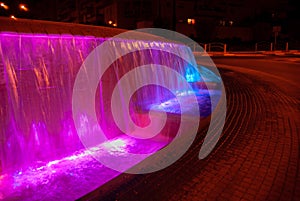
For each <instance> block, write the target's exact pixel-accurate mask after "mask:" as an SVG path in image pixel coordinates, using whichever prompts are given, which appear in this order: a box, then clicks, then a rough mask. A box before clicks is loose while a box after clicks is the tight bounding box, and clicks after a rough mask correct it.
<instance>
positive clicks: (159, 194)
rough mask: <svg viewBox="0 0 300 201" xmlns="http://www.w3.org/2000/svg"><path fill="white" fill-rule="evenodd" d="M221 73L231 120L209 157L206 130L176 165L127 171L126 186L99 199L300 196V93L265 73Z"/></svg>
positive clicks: (124, 182) (238, 198) (281, 198)
mask: <svg viewBox="0 0 300 201" xmlns="http://www.w3.org/2000/svg"><path fill="white" fill-rule="evenodd" d="M221 75H222V77H223V80H224V83H225V86H226V93H227V101H228V103H227V104H228V112H227V121H226V124H225V128H224V131H223V134H222V137H221V139H220V141H219V143H218V145H217V147H216V148H215V149H214V151H213V152H212V153H211V154H210V155H209V156H208V157H207V158H206V159H204V160H198V158H197V155H198V151H199V149H200V147H201V142H202V141H203V136H204V135H205V131H203V132H200V133H199V135H198V137H197V139H196V140H195V143H194V144H193V145H192V147H191V149H190V150H189V151H188V152H187V153H186V154H185V155H184V157H182V158H181V159H180V160H179V161H177V162H176V163H175V164H173V165H171V166H170V167H168V168H166V169H164V170H162V171H159V172H156V173H152V174H147V175H137V176H132V177H131V179H130V180H128V179H127V180H122V179H123V178H124V177H126V176H127V175H125V174H124V175H122V176H121V177H119V180H120V181H121V182H123V183H122V184H121V185H119V184H118V185H119V186H118V187H115V186H113V185H111V184H110V183H109V184H107V185H106V186H104V187H102V189H109V188H107V186H109V185H111V188H112V189H113V191H112V192H111V193H108V192H106V194H105V196H103V195H100V194H98V195H96V194H97V193H95V192H94V196H95V195H96V197H94V199H99V198H103V199H105V200H126V201H128V200H174V201H175V200H176V201H177V200H197V201H198V200H246V201H250V200H284V201H287V200H300V175H299V165H300V164H299V163H300V160H299V125H300V122H299V98H298V97H294V96H293V95H291V94H288V93H285V91H284V90H282V88H278V87H277V86H276V85H273V84H272V83H271V82H269V81H265V80H264V79H262V77H258V76H254V75H250V74H243V73H240V72H233V71H231V70H228V69H227V70H225V69H221ZM127 177H128V176H127ZM117 181H118V179H116V180H115V181H113V182H116V183H117ZM113 182H112V183H113Z"/></svg>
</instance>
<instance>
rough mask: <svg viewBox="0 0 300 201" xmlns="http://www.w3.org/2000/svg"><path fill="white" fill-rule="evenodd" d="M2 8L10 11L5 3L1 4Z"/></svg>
mask: <svg viewBox="0 0 300 201" xmlns="http://www.w3.org/2000/svg"><path fill="white" fill-rule="evenodd" d="M0 7H2V8H4V9H5V10H8V6H7V5H5V3H3V2H1V3H0Z"/></svg>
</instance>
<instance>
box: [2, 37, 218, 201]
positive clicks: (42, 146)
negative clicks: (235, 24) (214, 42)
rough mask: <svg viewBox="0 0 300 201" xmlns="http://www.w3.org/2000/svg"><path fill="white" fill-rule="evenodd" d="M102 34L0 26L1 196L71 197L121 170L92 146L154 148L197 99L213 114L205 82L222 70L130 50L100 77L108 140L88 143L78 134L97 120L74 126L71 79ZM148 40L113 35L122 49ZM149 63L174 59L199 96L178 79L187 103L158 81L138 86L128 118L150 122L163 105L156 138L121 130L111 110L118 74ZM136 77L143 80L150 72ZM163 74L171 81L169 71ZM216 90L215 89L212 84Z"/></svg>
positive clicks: (115, 150) (99, 106) (100, 113)
mask: <svg viewBox="0 0 300 201" xmlns="http://www.w3.org/2000/svg"><path fill="white" fill-rule="evenodd" d="M104 41H106V39H104V38H97V37H91V36H71V35H54V34H53V35H46V34H19V33H3V32H2V33H0V73H1V74H0V97H1V100H0V102H1V104H0V114H1V115H0V199H13V198H14V199H22V200H26V199H27V200H39V199H40V198H41V196H47V197H49V198H51V199H53V200H54V199H59V198H61V197H64V198H65V199H66V200H72V199H76V198H78V197H80V196H83V195H84V194H86V193H88V192H90V191H91V190H93V189H95V188H96V187H98V186H100V185H102V184H103V183H105V182H107V181H109V180H110V179H112V178H113V177H115V176H117V175H119V174H120V173H119V172H117V171H114V170H111V169H109V168H106V167H104V166H103V165H101V164H100V163H99V162H98V161H97V160H95V159H94V158H93V157H92V156H91V155H90V152H94V153H97V154H103V153H107V152H109V153H112V154H115V155H118V154H121V155H122V154H126V153H127V152H131V151H132V152H143V153H152V152H155V151H156V150H159V149H161V148H162V147H164V146H165V145H166V144H167V143H168V142H170V141H172V139H173V138H174V137H175V136H173V134H172V130H176V129H178V128H177V127H178V126H177V125H178V121H179V120H178V118H177V115H179V114H183V113H187V114H190V115H198V114H193V111H194V109H193V108H195V107H199V105H202V107H199V108H200V110H201V116H202V117H206V116H208V115H210V112H211V103H210V94H208V90H207V88H206V87H207V86H205V85H204V86H203V81H206V82H211V83H215V84H218V82H220V80H219V77H217V76H215V75H214V74H213V73H212V72H211V71H209V70H208V69H206V68H204V67H199V72H200V74H202V75H200V74H199V72H198V71H197V70H195V68H194V66H191V65H189V64H188V63H185V62H184V61H182V60H180V58H177V59H176V58H175V59H174V56H173V57H172V59H170V53H166V52H163V51H158V50H147V51H145V52H144V53H143V55H141V53H138V52H135V53H132V54H129V55H127V56H126V57H127V58H121V59H120V60H118V61H116V62H115V63H114V64H113V65H112V66H111V67H110V68H109V69H108V70H107V71H106V72H105V76H103V79H102V80H101V81H100V83H99V85H98V88H97V93H96V96H95V103H96V112H97V117H98V123H99V125H100V126H101V128H102V129H103V130H104V132H105V133H106V134H107V138H108V139H109V140H108V141H107V142H105V143H101V144H98V143H97V141H96V142H95V147H94V148H91V149H88V150H85V149H84V146H83V145H82V143H81V141H80V139H79V137H78V135H89V134H91V133H93V132H94V131H95V127H93V125H91V124H90V122H89V121H88V118H87V117H85V116H84V115H82V118H81V119H80V121H81V123H82V130H79V131H78V132H79V133H78V132H77V131H76V129H75V125H74V121H73V117H72V94H73V86H74V82H75V78H76V75H77V73H78V71H79V69H80V67H81V65H82V63H83V61H84V60H85V59H86V58H87V56H88V55H89V54H90V53H91V51H92V50H93V49H94V48H96V47H97V46H98V45H100V44H102V43H103V42H104ZM153 44H154V43H153V42H149V41H144V42H141V41H129V40H128V41H126V40H119V41H116V42H115V45H116V46H120V48H121V47H122V48H130V46H136V45H140V46H145V45H153ZM154 45H158V46H161V45H164V48H165V49H168V48H177V49H178V52H179V53H182V54H192V53H191V52H190V49H189V48H187V47H186V46H184V45H178V44H177V45H174V44H162V43H161V44H160V43H158V42H155V44H154ZM153 62H154V63H156V64H161V65H167V66H172V68H173V69H175V70H176V71H177V72H178V73H180V74H182V75H183V76H184V77H185V78H186V80H187V81H188V82H189V83H190V84H191V86H192V89H193V93H196V95H197V100H198V102H197V103H194V102H189V98H188V97H189V94H190V93H191V91H190V89H186V88H182V85H181V84H180V83H178V82H175V81H174V83H173V84H174V88H177V89H178V90H177V91H176V93H177V94H179V95H182V97H185V101H186V102H187V104H186V105H187V107H180V106H179V104H178V101H177V100H176V98H175V96H174V94H172V93H171V92H170V91H169V90H167V89H165V88H163V87H160V86H154V85H149V86H145V87H142V88H140V89H139V90H137V92H136V93H135V94H134V95H133V97H132V99H131V100H130V103H129V110H130V115H131V118H132V119H133V121H134V122H135V123H136V124H138V125H140V126H142V127H143V126H147V125H148V124H149V118H148V115H147V114H148V111H149V110H150V109H152V110H156V111H158V113H159V111H162V110H164V111H166V112H167V115H168V116H169V117H170V119H171V120H170V121H169V123H167V124H166V126H165V127H164V128H163V130H162V131H161V132H160V133H159V135H158V136H157V137H154V138H153V139H150V140H147V141H145V140H138V139H133V138H130V137H126V136H125V135H124V134H123V132H122V131H121V130H120V129H119V128H118V126H117V125H116V124H115V123H114V121H113V115H112V112H111V111H110V110H109V109H108V108H110V103H111V96H112V91H113V89H114V87H115V86H116V84H117V82H118V81H119V80H120V79H121V77H122V76H124V75H125V74H126V73H127V72H129V71H130V70H131V69H133V68H134V67H135V66H140V65H144V64H147V63H153ZM193 62H194V64H195V65H196V63H195V61H193ZM203 75H204V76H203ZM135 76H136V78H137V79H144V78H145V76H147V75H143V74H136V75H135ZM158 76H159V75H158ZM203 77H204V78H203ZM161 79H166V77H162V78H161ZM168 79H170V82H173V81H172V78H170V77H169V78H168ZM203 79H206V80H203ZM209 79H211V80H209ZM201 83H202V85H201ZM120 93H122V91H120ZM216 95H217V96H218V95H219V94H218V92H217V91H216ZM124 107H125V106H124ZM176 126H177V127H176ZM99 172H101V173H99ZM79 184H80V185H79ZM38 189H40V190H38ZM49 189H51V190H49ZM37 192H39V193H37ZM66 192H69V193H68V195H66Z"/></svg>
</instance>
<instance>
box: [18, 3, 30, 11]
mask: <svg viewBox="0 0 300 201" xmlns="http://www.w3.org/2000/svg"><path fill="white" fill-rule="evenodd" d="M19 8H20V10H23V11H28V8H27V7H26V5H25V4H20V5H19Z"/></svg>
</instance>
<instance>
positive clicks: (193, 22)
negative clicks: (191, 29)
mask: <svg viewBox="0 0 300 201" xmlns="http://www.w3.org/2000/svg"><path fill="white" fill-rule="evenodd" d="M187 23H188V24H195V23H196V20H195V19H190V18H188V19H187Z"/></svg>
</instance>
